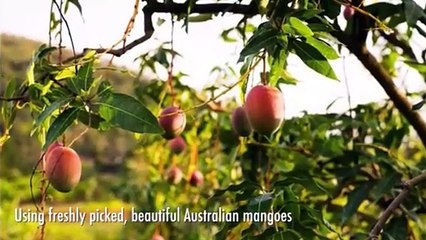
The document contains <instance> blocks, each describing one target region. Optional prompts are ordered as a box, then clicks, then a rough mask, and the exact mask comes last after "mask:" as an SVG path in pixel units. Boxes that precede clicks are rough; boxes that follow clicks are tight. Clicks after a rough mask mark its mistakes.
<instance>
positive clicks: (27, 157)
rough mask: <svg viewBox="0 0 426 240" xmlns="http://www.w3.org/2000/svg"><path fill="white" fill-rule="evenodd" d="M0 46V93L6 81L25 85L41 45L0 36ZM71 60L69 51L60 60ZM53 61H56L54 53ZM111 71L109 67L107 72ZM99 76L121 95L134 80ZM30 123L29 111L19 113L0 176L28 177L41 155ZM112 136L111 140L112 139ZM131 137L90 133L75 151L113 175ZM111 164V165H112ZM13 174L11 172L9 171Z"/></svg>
mask: <svg viewBox="0 0 426 240" xmlns="http://www.w3.org/2000/svg"><path fill="white" fill-rule="evenodd" d="M0 38H1V41H0V42H1V45H0V56H1V57H0V73H1V75H0V93H1V92H2V90H3V89H4V87H5V85H6V83H7V81H8V80H9V79H18V80H19V82H22V81H24V78H25V72H26V69H27V67H28V65H29V62H30V59H31V56H32V54H33V51H34V50H36V49H37V48H38V47H39V46H40V45H41V44H42V43H41V42H37V41H34V40H30V39H26V38H23V37H19V36H12V35H6V34H2V35H1V36H0ZM69 56H71V52H70V51H67V50H66V51H64V52H63V57H64V58H66V57H69ZM52 58H54V59H57V58H58V54H57V52H55V53H54V54H53V55H52ZM111 68H112V69H114V66H113V67H110V69H111ZM97 73H98V75H102V77H103V78H108V79H109V80H111V82H112V84H113V85H114V88H115V89H117V90H118V91H120V92H126V93H131V90H132V89H133V82H134V79H133V78H132V77H131V76H130V74H126V73H123V72H122V71H118V70H117V71H114V70H100V71H97ZM0 125H1V124H0ZM30 130H31V120H30V116H29V111H18V116H17V120H16V122H15V125H14V127H13V129H12V133H11V135H12V138H11V139H10V140H9V141H8V142H6V144H5V146H4V147H3V149H2V152H1V158H2V161H1V162H0V175H1V176H11V175H15V174H24V175H26V174H28V171H29V169H31V167H28V166H29V165H30V166H32V165H33V164H34V162H35V161H36V160H37V159H38V156H39V155H40V147H41V146H40V144H39V142H38V141H37V139H34V138H33V137H31V136H30ZM83 130H84V127H83V126H78V127H75V128H74V129H73V130H72V131H70V132H68V133H67V137H69V138H71V139H72V138H73V137H76V136H77V135H78V134H79V133H81V132H82V131H83ZM112 136H113V137H112ZM133 142H134V140H133V138H132V137H131V136H130V133H128V132H124V131H120V130H116V129H112V130H110V131H108V132H107V133H104V134H99V133H98V132H96V131H89V132H88V133H87V134H85V135H84V137H83V138H82V139H81V140H79V141H78V143H76V144H75V146H74V147H75V148H76V149H77V150H78V151H79V152H80V153H82V154H83V155H84V157H85V159H86V163H88V164H93V166H94V167H97V168H99V169H108V170H111V171H116V169H114V167H113V168H112V169H111V165H112V166H120V165H121V164H120V161H121V156H123V155H124V154H125V153H126V151H127V150H128V149H130V148H131V147H132V145H133ZM112 163H113V164H112ZM11 170H12V171H11Z"/></svg>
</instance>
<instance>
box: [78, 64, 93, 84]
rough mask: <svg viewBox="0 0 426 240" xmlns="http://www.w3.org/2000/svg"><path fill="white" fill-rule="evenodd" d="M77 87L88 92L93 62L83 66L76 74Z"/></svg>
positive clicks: (91, 81)
mask: <svg viewBox="0 0 426 240" xmlns="http://www.w3.org/2000/svg"><path fill="white" fill-rule="evenodd" d="M76 81H77V86H78V87H79V88H80V89H82V90H85V91H86V90H88V89H89V88H90V86H91V85H92V83H93V61H90V62H88V63H86V64H84V65H83V66H82V67H81V68H80V69H79V70H78V72H77V77H76Z"/></svg>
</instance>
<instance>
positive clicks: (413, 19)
mask: <svg viewBox="0 0 426 240" xmlns="http://www.w3.org/2000/svg"><path fill="white" fill-rule="evenodd" d="M403 3H404V11H405V19H406V21H407V24H408V26H410V27H414V26H415V25H416V23H417V20H419V18H422V17H424V18H426V13H424V12H423V9H422V8H421V7H420V6H419V5H418V4H417V3H416V2H415V1H413V0H404V1H403Z"/></svg>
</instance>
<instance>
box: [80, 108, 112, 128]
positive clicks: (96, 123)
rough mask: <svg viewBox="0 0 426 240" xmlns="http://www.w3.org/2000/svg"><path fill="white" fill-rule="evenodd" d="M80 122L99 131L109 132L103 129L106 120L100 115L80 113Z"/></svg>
mask: <svg viewBox="0 0 426 240" xmlns="http://www.w3.org/2000/svg"><path fill="white" fill-rule="evenodd" d="M78 120H79V121H80V122H82V123H83V124H84V125H86V126H89V127H91V128H94V129H98V130H101V131H104V130H107V128H106V129H104V128H102V123H103V122H104V121H105V120H104V119H103V118H102V117H101V116H99V115H96V114H93V113H88V112H86V111H83V110H82V111H79V112H78Z"/></svg>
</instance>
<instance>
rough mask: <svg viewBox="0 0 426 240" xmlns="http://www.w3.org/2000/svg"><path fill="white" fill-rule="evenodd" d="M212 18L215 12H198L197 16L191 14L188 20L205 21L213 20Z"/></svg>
mask: <svg viewBox="0 0 426 240" xmlns="http://www.w3.org/2000/svg"><path fill="white" fill-rule="evenodd" d="M212 18H213V14H211V13H204V14H198V15H196V16H189V17H188V22H205V21H208V20H211V19H212Z"/></svg>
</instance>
